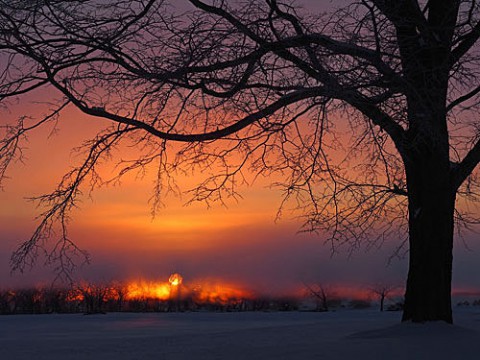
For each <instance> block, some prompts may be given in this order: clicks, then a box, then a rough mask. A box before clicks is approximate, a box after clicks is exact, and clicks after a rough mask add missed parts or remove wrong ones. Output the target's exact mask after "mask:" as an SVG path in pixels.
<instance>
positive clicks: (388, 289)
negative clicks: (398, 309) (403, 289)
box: [370, 283, 397, 311]
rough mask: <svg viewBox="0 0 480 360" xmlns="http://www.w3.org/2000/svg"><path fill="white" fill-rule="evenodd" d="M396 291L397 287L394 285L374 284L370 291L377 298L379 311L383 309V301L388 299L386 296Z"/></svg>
mask: <svg viewBox="0 0 480 360" xmlns="http://www.w3.org/2000/svg"><path fill="white" fill-rule="evenodd" d="M395 289H397V286H394V285H389V284H383V283H378V284H375V285H374V286H372V287H371V288H370V291H371V292H372V293H373V294H374V295H375V296H377V297H378V300H379V301H380V311H383V309H384V304H385V299H386V298H388V296H389V295H390V294H391V293H392V292H393V291H395Z"/></svg>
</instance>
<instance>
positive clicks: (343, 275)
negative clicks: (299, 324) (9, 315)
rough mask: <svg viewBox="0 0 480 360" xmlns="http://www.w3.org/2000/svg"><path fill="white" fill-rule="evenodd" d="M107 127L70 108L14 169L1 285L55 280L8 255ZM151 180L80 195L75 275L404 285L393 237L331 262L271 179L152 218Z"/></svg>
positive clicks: (476, 268)
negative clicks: (82, 150) (42, 203)
mask: <svg viewBox="0 0 480 360" xmlns="http://www.w3.org/2000/svg"><path fill="white" fill-rule="evenodd" d="M305 3H306V5H307V6H310V7H311V8H312V9H317V7H316V6H318V4H319V3H323V4H322V6H326V5H325V3H326V2H322V1H319V2H314V1H305ZM314 4H316V5H314ZM52 95H53V93H52V94H50V93H48V92H42V93H40V94H33V95H32V96H31V97H30V98H29V99H28V100H27V99H23V100H22V101H21V102H20V103H18V104H16V105H14V106H12V107H11V108H10V109H8V111H5V110H3V112H2V113H1V116H2V117H4V118H7V119H12V118H14V117H15V116H16V115H19V114H27V113H28V114H35V113H38V111H39V105H38V104H37V103H36V101H38V99H48V98H49V97H51V96H52ZM101 125H104V123H101V121H100V123H99V120H96V119H95V120H94V119H91V118H88V117H87V116H85V115H83V114H81V113H79V112H78V111H76V110H75V109H70V110H68V111H67V112H66V113H65V114H64V115H63V116H62V118H61V119H60V122H59V125H58V130H59V131H58V133H56V134H54V135H51V134H50V129H40V130H38V131H36V132H35V133H33V134H32V136H31V137H30V138H29V141H28V143H27V144H26V146H27V148H26V149H25V161H24V163H16V164H14V165H13V166H12V167H11V168H10V171H9V173H8V176H9V179H7V180H6V181H5V183H4V190H3V191H2V192H0V288H2V287H9V286H24V285H32V284H37V283H48V282H50V281H52V280H53V278H54V274H53V271H52V268H51V267H44V266H42V261H41V259H40V261H39V262H38V264H37V265H36V266H35V267H33V268H32V269H31V270H27V271H26V272H25V273H23V274H19V273H14V274H11V272H10V266H9V258H10V256H11V253H12V251H13V250H14V249H15V248H16V246H18V245H19V244H20V242H21V241H23V240H25V239H27V238H28V237H29V236H30V235H31V234H32V231H33V230H34V228H35V225H36V220H35V217H36V216H37V215H38V214H39V211H40V210H41V209H38V208H37V207H36V205H35V203H32V202H31V201H29V200H28V199H27V198H28V197H31V196H35V195H40V194H43V193H48V192H50V191H52V189H53V188H54V186H55V184H56V183H57V182H58V181H59V180H60V179H61V176H62V174H63V173H64V172H65V171H67V170H68V169H69V167H70V166H71V164H73V163H75V161H77V160H78V157H77V156H76V155H75V154H74V153H72V152H71V149H72V148H73V147H75V146H79V145H80V144H81V142H82V141H83V140H85V139H88V137H89V136H91V135H92V134H95V132H96V130H97V129H98V128H99V126H101ZM152 172H153V169H152ZM152 175H153V174H152V173H147V174H146V175H145V177H144V178H143V179H142V178H136V177H134V176H130V177H127V178H125V179H124V180H123V181H122V183H121V184H120V185H117V186H109V187H107V188H101V189H97V190H96V191H95V192H94V193H93V194H92V196H91V197H89V196H86V195H85V196H83V197H82V199H81V200H82V201H81V203H80V206H79V208H78V209H76V210H75V211H74V213H73V214H72V215H73V216H72V221H71V223H70V228H69V229H70V236H71V238H72V239H73V240H74V241H75V242H76V243H77V245H78V246H79V247H80V248H82V249H85V250H86V251H88V253H89V254H90V256H91V263H90V264H88V265H84V266H81V267H80V268H79V269H78V271H77V272H76V273H75V275H74V276H75V277H77V278H78V279H87V280H89V281H107V282H108V281H111V280H128V279H134V278H146V279H151V280H156V279H158V280H162V281H166V279H168V276H169V275H170V274H171V273H173V272H178V273H181V274H182V276H183V277H184V279H185V282H188V281H193V280H194V279H222V280H225V281H228V282H232V283H238V284H241V285H244V286H246V287H249V288H251V289H252V290H254V291H258V292H261V293H267V294H268V293H276V294H278V293H284V292H289V291H294V290H295V289H298V288H299V287H302V284H303V283H322V284H332V285H338V286H351V287H357V288H362V287H363V288H365V287H368V286H370V285H371V284H374V283H379V282H384V283H387V282H388V283H392V284H395V285H398V286H402V285H403V283H404V280H405V279H406V275H407V258H400V259H398V258H393V259H391V261H389V259H390V258H391V256H392V254H393V253H394V250H395V248H396V246H397V245H398V244H397V243H395V242H394V241H392V242H387V243H385V244H384V245H383V246H382V247H380V248H373V249H369V250H367V249H365V248H361V249H360V250H358V251H356V252H354V253H353V254H351V253H350V252H349V251H348V249H343V250H342V249H340V251H339V253H337V254H334V255H333V256H332V252H331V248H330V246H329V245H328V244H327V245H325V244H324V242H325V238H324V237H322V236H320V235H315V234H304V233H298V230H299V229H300V226H301V223H300V222H299V221H298V220H295V219H294V218H292V217H289V215H288V214H287V215H286V216H284V217H283V218H282V219H280V221H275V215H276V212H277V210H278V207H279V205H280V202H281V197H280V194H279V192H278V191H276V190H274V189H271V188H270V187H269V186H268V185H269V182H268V179H267V180H265V179H264V180H259V181H257V182H256V183H254V184H253V185H252V186H249V187H247V186H244V187H242V188H241V194H242V197H243V199H241V200H240V201H239V202H234V201H230V202H228V203H227V207H223V206H221V205H219V204H217V205H214V206H213V207H211V208H207V206H206V205H205V204H194V205H191V206H185V205H184V203H185V201H186V198H182V199H180V198H177V197H175V196H171V197H169V198H167V199H165V204H166V206H165V208H163V209H161V210H160V211H159V213H158V214H157V216H156V217H155V218H152V216H151V205H150V204H149V199H150V197H151V194H152ZM180 181H186V180H185V179H183V180H182V179H180ZM477 237H478V235H476V234H469V235H467V236H466V238H465V239H464V240H465V242H463V241H460V240H457V241H456V244H455V253H454V259H455V260H454V287H456V288H458V289H470V288H472V289H473V288H479V289H480V279H479V278H478V276H477V275H476V274H478V273H480V261H478V260H479V258H480V244H479V242H478V241H476V238H477Z"/></svg>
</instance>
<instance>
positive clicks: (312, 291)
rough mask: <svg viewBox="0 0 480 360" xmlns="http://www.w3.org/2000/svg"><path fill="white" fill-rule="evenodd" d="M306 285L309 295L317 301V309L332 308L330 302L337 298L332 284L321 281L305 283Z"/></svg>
mask: <svg viewBox="0 0 480 360" xmlns="http://www.w3.org/2000/svg"><path fill="white" fill-rule="evenodd" d="M304 286H305V288H306V290H307V295H308V296H309V297H312V298H313V299H315V302H316V303H317V308H316V310H317V311H329V310H330V304H331V302H332V301H333V300H334V298H335V295H334V291H333V290H332V288H331V287H330V286H328V285H323V284H320V283H316V284H312V285H309V284H307V283H304Z"/></svg>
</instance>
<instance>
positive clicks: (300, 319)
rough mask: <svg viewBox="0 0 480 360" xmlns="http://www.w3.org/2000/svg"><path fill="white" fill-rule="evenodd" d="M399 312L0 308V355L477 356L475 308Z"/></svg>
mask: <svg viewBox="0 0 480 360" xmlns="http://www.w3.org/2000/svg"><path fill="white" fill-rule="evenodd" d="M400 316H401V314H400V313H399V312H385V313H380V312H377V311H373V310H344V311H338V312H329V313H307V312H275V313H262V312H245V313H149V314H139V313H118V314H115V313H112V314H107V315H89V316H84V315H14V316H0V359H5V360H7V359H8V360H17V359H29V360H31V359H38V360H41V359H50V360H57V359H62V360H67V359H102V360H107V359H112V360H113V359H115V360H123V359H156V360H163V359H165V360H167V359H193V360H200V359H226V360H228V359H247V360H254V359H262V360H263V359H355V360H359V359H369V360H372V359H389V360H395V359H402V360H405V359H408V360H411V359H435V360H443V359H448V360H452V359H462V360H468V359H480V309H476V308H470V309H461V310H458V311H456V312H455V321H456V325H454V326H450V325H447V324H444V323H430V324H426V325H417V324H400V323H399V321H400Z"/></svg>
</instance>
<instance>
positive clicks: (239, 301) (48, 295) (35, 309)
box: [0, 282, 480, 315]
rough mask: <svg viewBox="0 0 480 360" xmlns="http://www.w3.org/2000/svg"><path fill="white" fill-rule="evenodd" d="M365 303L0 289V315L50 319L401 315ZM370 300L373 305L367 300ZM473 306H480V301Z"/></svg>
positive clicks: (322, 293) (118, 287) (321, 289)
mask: <svg viewBox="0 0 480 360" xmlns="http://www.w3.org/2000/svg"><path fill="white" fill-rule="evenodd" d="M373 289H376V290H378V289H384V287H382V288H379V287H373V288H372V289H371V291H370V294H371V295H372V296H371V297H369V298H354V299H347V298H345V297H341V296H338V294H337V292H336V291H335V289H334V288H332V287H331V286H325V285H321V284H318V283H317V284H305V291H304V293H303V294H301V295H299V296H289V297H288V296H283V297H281V296H277V297H273V296H270V297H268V296H258V295H257V296H251V295H250V296H245V297H241V296H238V295H232V296H230V297H228V296H208V297H202V296H200V294H198V293H196V292H195V291H187V289H185V291H183V293H182V296H177V295H178V293H176V292H172V294H171V296H167V297H166V298H165V297H163V298H159V297H155V296H152V295H151V294H147V293H141V292H136V293H132V292H131V290H130V289H129V288H128V286H127V285H126V284H124V283H120V282H112V283H109V284H94V283H80V284H77V285H72V286H70V287H52V286H45V287H30V288H27V287H25V288H16V289H0V314H1V315H5V314H49V313H84V314H98V313H106V312H176V311H220V312H223V311H225V312H232V311H331V310H336V309H341V308H349V309H364V308H370V307H372V303H373V302H374V301H375V302H376V301H377V300H378V302H379V303H380V310H382V311H383V308H384V301H385V300H386V299H388V300H389V302H388V304H387V306H385V309H386V310H401V309H402V306H403V301H402V300H401V299H398V298H396V297H395V296H391V295H392V294H391V290H392V289H393V287H385V289H388V291H374V290H373ZM372 298H373V299H372ZM474 305H480V300H479V301H478V302H475V303H474Z"/></svg>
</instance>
